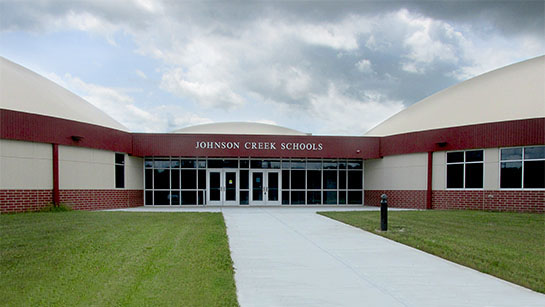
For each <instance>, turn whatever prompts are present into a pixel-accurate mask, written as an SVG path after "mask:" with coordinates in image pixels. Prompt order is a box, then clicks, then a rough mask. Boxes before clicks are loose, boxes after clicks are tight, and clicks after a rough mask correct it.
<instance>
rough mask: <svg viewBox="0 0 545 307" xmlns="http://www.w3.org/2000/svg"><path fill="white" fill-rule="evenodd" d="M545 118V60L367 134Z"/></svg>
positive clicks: (448, 94) (457, 91) (477, 83)
mask: <svg viewBox="0 0 545 307" xmlns="http://www.w3.org/2000/svg"><path fill="white" fill-rule="evenodd" d="M540 117H545V56H540V57H537V58H533V59H530V60H527V61H523V62H520V63H516V64H513V65H509V66H506V67H503V68H500V69H497V70H494V71H491V72H488V73H485V74H483V75H480V76H477V77H475V78H472V79H469V80H467V81H464V82H462V83H459V84H457V85H455V86H452V87H450V88H447V89H446V90H443V91H441V92H439V93H436V94H434V95H432V96H430V97H428V98H425V99H423V100H421V101H419V102H417V103H415V104H414V105H412V106H410V107H408V108H407V109H405V110H403V111H400V112H399V113H397V114H395V115H394V116H392V117H390V118H389V119H387V120H385V121H384V122H382V123H380V124H378V125H377V126H376V127H374V128H372V129H371V130H369V131H368V132H367V133H365V135H366V136H386V135H394V134H400V133H407V132H414V131H423V130H430V129H439V128H447V127H456V126H464V125H473V124H482V123H490V122H500V121H509V120H518V119H529V118H540Z"/></svg>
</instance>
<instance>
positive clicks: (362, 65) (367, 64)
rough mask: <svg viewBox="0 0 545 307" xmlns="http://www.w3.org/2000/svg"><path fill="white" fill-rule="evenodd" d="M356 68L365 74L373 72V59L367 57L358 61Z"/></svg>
mask: <svg viewBox="0 0 545 307" xmlns="http://www.w3.org/2000/svg"><path fill="white" fill-rule="evenodd" d="M356 68H357V69H358V70H359V71H361V72H362V73H365V74H372V73H373V72H374V71H373V68H372V67H371V61H369V60H367V59H362V60H360V61H358V62H357V63H356Z"/></svg>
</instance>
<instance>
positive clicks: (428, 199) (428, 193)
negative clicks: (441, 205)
mask: <svg viewBox="0 0 545 307" xmlns="http://www.w3.org/2000/svg"><path fill="white" fill-rule="evenodd" d="M432 174H433V151H428V185H427V190H426V209H428V210H429V209H433V208H432V203H431V200H432V199H431V196H432V188H433V186H432V183H433V181H432Z"/></svg>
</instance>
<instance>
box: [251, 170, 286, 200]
mask: <svg viewBox="0 0 545 307" xmlns="http://www.w3.org/2000/svg"><path fill="white" fill-rule="evenodd" d="M250 182H251V190H250V204H251V205H279V204H280V171H274V170H255V171H254V170H252V171H250Z"/></svg>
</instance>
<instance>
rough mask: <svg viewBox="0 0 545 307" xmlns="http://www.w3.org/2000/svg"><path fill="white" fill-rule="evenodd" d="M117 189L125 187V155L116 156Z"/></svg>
mask: <svg viewBox="0 0 545 307" xmlns="http://www.w3.org/2000/svg"><path fill="white" fill-rule="evenodd" d="M115 187H116V188H118V189H122V188H124V187H125V154H121V153H116V154H115Z"/></svg>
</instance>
